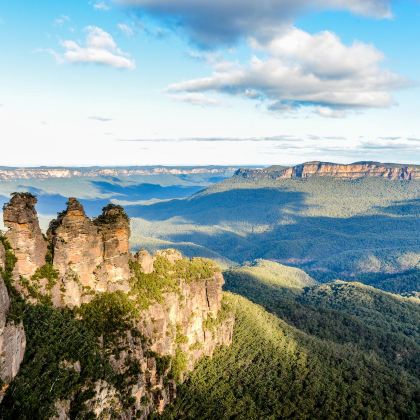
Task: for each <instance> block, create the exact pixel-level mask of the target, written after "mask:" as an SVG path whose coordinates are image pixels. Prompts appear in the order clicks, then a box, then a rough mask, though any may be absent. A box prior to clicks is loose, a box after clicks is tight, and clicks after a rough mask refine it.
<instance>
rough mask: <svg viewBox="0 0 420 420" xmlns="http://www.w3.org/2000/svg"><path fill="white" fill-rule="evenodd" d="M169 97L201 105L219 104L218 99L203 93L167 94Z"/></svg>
mask: <svg viewBox="0 0 420 420" xmlns="http://www.w3.org/2000/svg"><path fill="white" fill-rule="evenodd" d="M169 97H170V98H171V99H174V100H175V101H178V102H185V103H188V104H191V105H197V106H202V107H207V106H217V105H221V101H220V100H218V99H216V98H211V97H209V96H207V95H204V94H203V93H181V94H169Z"/></svg>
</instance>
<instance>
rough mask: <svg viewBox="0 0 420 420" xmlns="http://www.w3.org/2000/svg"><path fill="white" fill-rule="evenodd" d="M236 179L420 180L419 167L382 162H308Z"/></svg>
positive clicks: (251, 172) (244, 171)
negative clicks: (329, 178)
mask: <svg viewBox="0 0 420 420" xmlns="http://www.w3.org/2000/svg"><path fill="white" fill-rule="evenodd" d="M235 176H236V177H240V178H247V179H256V180H258V179H267V180H276V179H295V178H297V179H305V178H310V177H313V176H329V177H334V178H341V179H357V178H363V177H380V178H386V179H391V180H408V181H409V180H415V179H420V166H419V165H402V164H393V163H380V162H355V163H351V164H348V165H341V164H336V163H329V162H307V163H303V164H301V165H297V166H293V167H287V168H284V167H275V166H274V167H270V168H266V169H257V170H252V169H239V170H238V171H236V172H235Z"/></svg>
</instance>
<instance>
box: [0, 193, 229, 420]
mask: <svg viewBox="0 0 420 420" xmlns="http://www.w3.org/2000/svg"><path fill="white" fill-rule="evenodd" d="M35 203H36V199H35V197H33V196H32V195H30V194H14V195H13V197H12V199H11V201H10V203H8V204H6V206H5V211H4V217H5V224H6V226H7V227H8V228H9V230H8V231H7V233H6V235H7V238H8V241H9V242H8V243H10V246H11V250H10V252H13V253H14V255H15V259H16V263H15V265H14V268H13V269H12V273H13V274H12V275H11V276H10V281H11V284H10V285H9V287H10V288H11V290H13V291H15V293H16V294H17V296H20V297H19V298H18V299H22V298H23V299H24V302H25V305H26V306H25V308H26V309H25V310H24V311H23V323H24V325H25V329H26V333H27V336H28V337H29V338H28V346H29V348H28V349H29V354H30V356H29V360H26V359H25V369H24V372H23V373H22V375H24V378H20V375H19V376H18V378H17V380H15V381H14V382H12V384H11V385H10V388H11V389H12V390H11V391H10V392H8V393H6V396H5V399H4V402H3V406H4V408H3V409H4V410H5V411H4V413H3V415H4V416H5V417H7V416H12V417H19V416H25V415H27V414H28V413H29V412H30V413H31V415H34V416H35V417H36V416H37V413H39V415H41V412H42V416H43V417H49V418H60V419H66V418H70V417H73V416H74V415H75V413H78V414H79V415H80V416H82V417H83V416H84V415H88V414H89V415H92V414H93V416H94V417H97V418H124V419H129V418H146V417H148V416H149V415H150V414H152V413H155V412H161V411H162V410H163V409H164V407H165V406H166V405H167V404H168V403H170V402H171V401H173V399H174V398H175V397H176V387H177V384H178V383H180V382H182V381H183V379H184V377H185V376H186V375H188V372H189V371H191V370H192V369H193V368H194V366H195V364H196V362H197V361H198V360H199V359H200V358H202V357H203V356H211V355H212V354H213V352H214V350H215V349H216V348H217V347H218V346H220V345H230V343H231V340H232V330H233V322H234V320H233V316H232V315H231V313H230V312H229V308H227V307H226V305H224V304H223V302H222V297H223V296H222V285H223V283H224V280H223V276H222V274H221V273H220V271H219V269H218V268H217V267H216V266H215V265H214V263H212V262H211V261H209V260H205V259H201V258H194V259H191V260H190V259H187V258H184V257H183V256H182V255H181V254H180V253H179V252H178V251H176V250H166V251H160V252H158V253H156V254H155V255H150V254H149V253H147V252H146V251H140V252H138V253H137V254H136V255H132V254H131V253H130V251H129V236H130V222H129V219H128V217H127V215H126V214H125V212H124V210H123V208H122V207H120V206H115V205H112V204H110V205H108V206H107V207H105V208H104V209H103V212H102V214H101V215H100V216H99V217H97V218H96V219H93V220H92V219H90V218H88V217H87V216H86V214H85V212H84V209H83V206H82V205H81V204H80V203H79V202H78V201H77V200H76V199H74V198H70V199H69V201H68V203H67V208H66V209H65V210H64V211H63V212H61V213H59V214H58V216H57V218H56V219H55V220H53V221H51V223H50V226H49V229H48V232H47V237H46V239H45V238H44V237H43V236H42V234H41V232H40V230H39V224H38V219H37V215H36V211H35ZM6 221H7V223H6ZM22 226H24V228H23V227H22ZM25 238H27V239H28V240H29V243H28V242H26V241H25ZM3 254H4V252H3ZM0 255H2V254H1V249H0ZM41 257H43V260H42V258H41ZM4 290H5V289H4ZM2 296H4V299H7V293H5V294H3V295H2ZM5 302H6V300H5ZM3 306H4V307H5V308H6V307H7V305H6V304H5V305H2V307H3ZM0 319H1V318H0ZM40 325H41V326H42V328H40ZM19 328H21V331H22V332H23V327H22V326H20V327H19ZM49 328H50V329H51V331H49ZM81 331H82V332H83V334H82V336H81V335H80V334H81V333H80V332H81ZM16 340H17V338H16V334H15V341H16ZM51 340H53V341H52V342H51ZM9 341H10V340H9ZM77 343H79V344H77ZM85 346H88V348H87V349H85V348H84V347H85ZM20 348H22V346H21V347H20ZM15 353H16V352H15ZM47 354H48V357H47V356H46V355H47ZM18 356H19V357H16V358H15V359H16V361H19V362H20V361H21V360H22V358H21V356H23V352H21V353H19V354H18ZM38 357H39V358H40V359H41V362H40V361H39V360H38ZM18 359H20V360H18ZM44 359H48V360H49V362H47V361H46V360H44ZM39 363H42V365H43V370H45V372H44V371H43V372H41V373H42V375H43V376H45V377H56V376H57V377H61V376H62V375H71V377H72V380H69V381H68V382H64V384H61V385H56V388H55V391H54V392H53V393H51V392H50V391H46V390H44V389H43V384H40V383H39V382H37V375H38V374H39V373H40V372H38V373H35V372H37V371H36V370H35V367H36V366H38V364H39ZM8 366H9V370H10V372H11V374H9V375H8V376H7V380H8V381H9V380H10V379H12V377H13V376H14V375H16V372H17V368H18V366H19V363H14V364H13V363H11V362H8ZM92 366H97V367H96V368H94V369H93V368H92ZM100 366H102V368H100ZM32 369H34V370H33V371H32ZM101 369H103V371H102V370H101ZM31 372H32V373H31ZM63 372H65V373H63ZM101 372H102V373H101ZM28 383H33V386H31V387H30V389H31V393H33V394H34V395H36V397H33V396H32V397H31V398H28V397H27V395H26V394H27V392H28V391H27V389H28ZM51 394H53V395H51ZM46 413H48V415H46ZM1 416H2V412H1V409H0V417H1Z"/></svg>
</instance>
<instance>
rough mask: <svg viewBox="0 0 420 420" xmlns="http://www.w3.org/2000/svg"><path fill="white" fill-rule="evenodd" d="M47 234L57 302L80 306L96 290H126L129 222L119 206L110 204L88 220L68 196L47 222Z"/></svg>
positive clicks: (128, 273)
mask: <svg viewBox="0 0 420 420" xmlns="http://www.w3.org/2000/svg"><path fill="white" fill-rule="evenodd" d="M47 236H48V239H49V240H50V242H51V247H52V256H53V257H52V259H53V266H54V268H55V269H56V270H57V271H58V273H59V281H58V283H57V284H56V285H55V286H54V288H53V290H52V295H53V296H52V298H53V301H54V303H55V304H56V305H57V306H63V305H64V306H79V305H80V304H81V303H83V302H87V301H89V300H90V298H91V296H92V294H93V293H95V292H105V291H115V290H126V291H127V290H128V282H127V281H128V279H129V276H130V270H129V266H128V261H129V244H128V241H129V236H130V225H129V220H128V217H127V215H126V214H125V212H124V210H123V209H122V207H120V206H114V205H109V206H107V207H105V208H104V209H103V213H102V215H101V216H99V217H98V218H97V219H96V220H91V219H90V218H89V217H87V216H86V214H85V211H84V209H83V206H82V205H81V204H80V203H79V202H78V201H77V200H76V199H75V198H70V199H69V201H68V203H67V209H66V210H65V211H63V212H62V213H60V214H59V215H58V217H57V219H55V220H53V221H52V222H51V223H50V226H49V229H48V232H47Z"/></svg>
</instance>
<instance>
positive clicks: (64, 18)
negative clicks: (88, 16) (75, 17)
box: [54, 15, 71, 26]
mask: <svg viewBox="0 0 420 420" xmlns="http://www.w3.org/2000/svg"><path fill="white" fill-rule="evenodd" d="M70 20H71V19H70V17H69V16H66V15H61V16H58V17H57V18H55V19H54V25H55V26H63V25H65V24H66V23H69V22H70Z"/></svg>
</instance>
